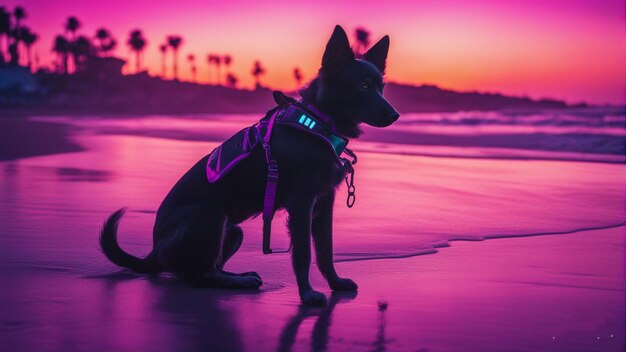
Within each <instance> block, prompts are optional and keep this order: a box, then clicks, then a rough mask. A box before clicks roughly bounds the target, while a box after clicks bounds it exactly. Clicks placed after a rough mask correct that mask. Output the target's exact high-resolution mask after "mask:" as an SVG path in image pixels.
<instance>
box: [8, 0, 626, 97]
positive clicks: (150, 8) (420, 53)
mask: <svg viewBox="0 0 626 352" xmlns="http://www.w3.org/2000/svg"><path fill="white" fill-rule="evenodd" d="M16 5H21V6H23V7H24V8H25V9H26V12H27V15H28V17H27V19H26V20H25V22H24V24H26V25H27V26H30V27H31V28H32V29H33V30H34V31H35V32H37V33H39V35H40V37H41V39H40V41H39V42H38V43H37V44H36V46H35V47H34V52H36V53H37V55H38V56H39V58H40V62H41V64H42V65H49V64H50V63H51V62H52V61H53V60H55V56H54V55H53V54H52V53H51V51H50V49H51V47H52V39H53V37H54V35H56V34H59V33H62V31H63V27H62V26H63V23H64V22H65V20H66V18H67V17H68V16H70V15H74V16H76V17H78V18H79V19H80V20H81V22H82V24H83V27H82V28H81V30H80V33H82V34H86V35H90V36H93V35H94V33H95V31H96V29H97V28H99V27H106V28H108V29H110V30H111V32H112V33H113V34H114V36H115V37H116V38H117V39H118V42H119V44H118V47H117V50H116V52H115V55H117V56H119V57H122V58H125V59H128V58H131V53H130V51H129V49H128V46H127V45H126V40H127V38H128V33H129V32H130V31H131V30H132V29H135V28H139V29H141V30H142V31H143V32H144V34H145V36H146V37H147V39H148V46H147V49H146V51H145V54H144V57H145V58H144V63H145V66H146V67H147V69H148V71H149V72H150V74H155V75H156V74H160V72H161V56H160V53H159V51H158V47H159V44H161V43H162V42H163V41H164V38H165V37H166V36H167V35H168V34H179V35H181V36H183V38H184V43H183V45H182V47H181V50H180V53H179V72H180V73H181V76H182V79H184V80H188V79H190V78H191V73H190V69H189V64H188V63H187V61H186V57H187V54H190V53H193V54H195V55H196V57H197V60H198V79H199V81H200V82H206V81H208V78H209V67H208V64H207V63H206V55H207V54H208V53H219V54H226V53H228V54H231V55H232V56H233V58H234V62H233V64H232V66H231V70H232V71H233V72H234V73H235V74H236V75H237V76H238V77H239V79H240V82H241V85H242V86H244V87H251V86H252V84H253V78H252V76H251V74H250V72H251V69H252V63H253V62H254V61H255V60H257V59H259V60H261V61H262V62H263V64H264V66H265V67H266V69H267V74H266V75H265V76H264V77H263V78H262V80H261V81H262V84H264V85H268V86H270V87H272V88H279V89H293V88H295V80H294V78H293V68H294V67H296V66H299V67H301V69H302V72H303V73H304V76H305V79H307V80H308V79H310V78H311V77H312V76H313V75H314V74H315V73H316V71H317V69H318V67H319V62H320V59H321V55H322V52H323V48H324V45H325V43H326V41H327V39H328V37H329V36H330V33H331V31H332V28H333V26H334V25H335V24H341V25H342V26H343V27H344V28H345V29H346V30H347V31H348V32H349V34H350V36H352V34H353V31H354V29H355V28H356V27H357V26H363V27H365V28H367V29H369V30H370V31H371V33H372V40H373V41H376V40H378V39H379V38H380V37H381V36H382V35H384V34H389V35H390V37H391V49H390V54H389V61H388V71H387V78H388V80H389V81H394V82H403V83H410V84H424V83H428V84H436V85H439V86H441V87H444V88H451V89H457V90H479V91H489V92H502V93H505V94H512V95H528V96H531V97H534V98H540V97H552V98H559V99H565V100H567V101H569V102H578V101H588V102H592V103H619V104H624V103H625V100H626V88H625V85H626V83H625V77H626V68H625V65H624V63H625V62H626V39H625V35H624V34H625V33H626V25H625V18H624V16H625V9H624V1H623V0H546V1H539V0H519V1H504V0H503V1H496V0H477V1H455V0H439V1H434V0H433V1H369V0H358V1H357V0H346V1H338V0H334V1H323V0H319V1H310V2H307V3H300V2H297V1H200V0H190V1H176V2H175V1H154V0H152V1H148V0H133V1H128V0H125V1H120V0H108V1H101V2H94V1H49V0H48V1H43V0H42V1H39V0H31V1H13V0H9V1H6V0H5V1H2V3H1V4H0V6H6V7H8V8H9V9H11V10H12V9H13V7H14V6H16ZM168 60H171V58H168ZM130 64H131V65H127V67H126V68H125V72H128V73H131V72H133V71H134V57H132V60H131V62H130ZM223 71H224V70H223ZM168 74H170V75H171V72H169V73H168Z"/></svg>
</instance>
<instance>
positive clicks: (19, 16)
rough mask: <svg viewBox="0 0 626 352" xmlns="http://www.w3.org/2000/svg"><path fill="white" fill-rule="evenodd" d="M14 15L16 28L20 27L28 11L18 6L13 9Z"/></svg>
mask: <svg viewBox="0 0 626 352" xmlns="http://www.w3.org/2000/svg"><path fill="white" fill-rule="evenodd" d="M13 17H15V28H16V29H17V28H20V21H21V20H23V19H24V18H26V11H24V8H23V7H21V6H17V7H16V8H15V9H13Z"/></svg>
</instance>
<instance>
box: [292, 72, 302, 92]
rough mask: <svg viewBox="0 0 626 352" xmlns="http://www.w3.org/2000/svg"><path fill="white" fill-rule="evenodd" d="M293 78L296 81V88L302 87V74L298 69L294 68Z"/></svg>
mask: <svg viewBox="0 0 626 352" xmlns="http://www.w3.org/2000/svg"><path fill="white" fill-rule="evenodd" d="M293 77H294V78H295V79H296V85H297V86H296V88H300V86H301V85H302V72H301V71H300V68H298V67H296V68H294V69H293Z"/></svg>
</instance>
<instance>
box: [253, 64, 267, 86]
mask: <svg viewBox="0 0 626 352" xmlns="http://www.w3.org/2000/svg"><path fill="white" fill-rule="evenodd" d="M264 74H265V68H264V67H263V65H261V61H259V60H257V61H255V62H254V66H253V67H252V75H253V76H254V80H255V82H256V88H259V87H260V86H261V76H262V75H264Z"/></svg>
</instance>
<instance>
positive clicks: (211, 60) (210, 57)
mask: <svg viewBox="0 0 626 352" xmlns="http://www.w3.org/2000/svg"><path fill="white" fill-rule="evenodd" d="M206 62H207V63H208V64H209V84H211V65H212V64H213V54H208V55H207V56H206Z"/></svg>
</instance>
